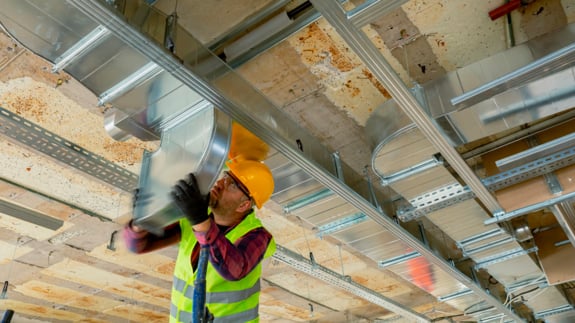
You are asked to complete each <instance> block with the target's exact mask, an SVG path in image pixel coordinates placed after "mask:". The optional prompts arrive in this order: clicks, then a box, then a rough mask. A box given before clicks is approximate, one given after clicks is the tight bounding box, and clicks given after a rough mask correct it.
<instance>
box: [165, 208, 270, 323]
mask: <svg viewBox="0 0 575 323" xmlns="http://www.w3.org/2000/svg"><path fill="white" fill-rule="evenodd" d="M260 227H262V225H261V222H260V221H259V220H258V219H257V218H256V217H255V214H254V213H253V212H252V213H250V214H249V215H247V216H246V218H244V220H242V222H240V223H239V224H238V225H237V226H236V227H234V228H233V229H232V230H231V231H229V232H228V233H227V234H226V237H227V238H228V240H230V241H231V242H232V243H234V242H235V241H237V240H238V239H239V238H240V237H242V236H243V235H245V234H246V233H247V232H249V231H251V230H253V229H256V228H260ZM180 228H181V231H182V239H181V241H180V248H179V252H178V259H177V260H176V268H175V270H174V282H173V286H172V302H171V306H170V322H190V320H191V315H192V313H191V311H192V300H193V289H194V288H193V281H194V273H193V272H192V268H191V264H190V255H191V253H192V250H193V248H194V246H195V245H196V243H197V240H196V238H195V236H194V233H193V231H192V228H191V225H190V223H189V222H188V221H187V220H186V219H181V220H180ZM274 251H275V241H274V240H273V238H272V240H271V241H270V243H269V245H268V247H267V249H266V252H265V255H264V258H268V257H270V256H271V255H272V254H273V253H274ZM260 275H261V263H260V264H258V265H257V266H256V267H255V268H254V269H253V270H252V272H250V273H249V274H248V275H247V276H246V277H244V278H243V279H240V280H239V281H226V280H225V279H224V278H222V277H221V276H219V274H218V273H217V271H216V270H215V269H214V268H213V266H212V265H211V263H208V271H207V273H206V284H207V286H206V306H207V307H208V308H209V310H210V312H211V313H212V314H213V315H214V316H215V318H214V322H223V323H226V322H233V323H235V322H247V321H258V304H259V292H260Z"/></svg>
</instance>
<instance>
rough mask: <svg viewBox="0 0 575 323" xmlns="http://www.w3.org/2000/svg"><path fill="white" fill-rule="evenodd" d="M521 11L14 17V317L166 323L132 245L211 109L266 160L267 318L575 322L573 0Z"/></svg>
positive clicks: (116, 4) (189, 5)
mask: <svg viewBox="0 0 575 323" xmlns="http://www.w3.org/2000/svg"><path fill="white" fill-rule="evenodd" d="M505 3H506V1H468V0H460V1H446V0H428V1H423V0H417V1H416V0H411V1H365V3H364V2H363V1H350V2H342V4H341V5H340V4H339V3H338V2H335V1H333V2H331V1H320V0H316V1H311V2H307V1H265V0H254V1H243V2H241V4H240V3H238V2H237V1H228V0H220V1H208V2H206V1H195V0H179V1H178V0H158V1H151V0H149V1H128V0H126V1H100V2H98V1H94V2H92V1H87V0H70V1H64V0H58V1H51V2H49V4H47V2H46V3H45V2H44V1H39V0H38V1H35V0H26V1H20V0H10V1H4V2H3V3H2V4H1V5H0V8H2V10H0V22H1V23H2V25H3V27H4V28H3V30H2V31H3V32H2V33H0V42H1V46H0V70H1V72H2V73H1V74H0V107H1V110H0V130H1V131H0V132H1V133H2V135H1V136H0V145H1V149H0V154H1V156H2V158H0V169H2V171H1V172H0V187H1V189H0V232H1V234H0V237H1V240H0V246H1V247H0V273H1V274H2V277H3V278H4V281H5V282H7V283H5V288H4V290H3V292H2V295H1V296H2V297H1V299H0V310H2V311H3V312H5V311H6V310H8V309H11V310H13V311H14V316H13V320H12V322H60V321H62V322H64V321H73V322H129V321H137V322H141V321H146V322H165V321H166V320H167V317H168V308H169V293H170V286H171V272H172V269H173V265H174V264H173V260H174V257H175V254H176V250H175V248H169V249H166V250H162V251H159V252H154V253H150V254H146V255H134V254H130V253H129V252H128V251H127V250H126V249H125V246H124V245H123V242H122V239H121V228H122V225H123V224H124V223H125V222H126V221H128V220H129V219H130V218H131V217H132V210H131V190H132V188H134V187H135V186H137V185H138V184H137V183H138V178H140V177H142V176H140V175H148V176H151V177H158V178H161V177H162V176H163V175H162V174H164V173H163V172H158V174H156V173H152V174H151V175H150V174H148V173H141V172H142V170H141V169H142V163H143V162H144V164H145V163H146V161H147V160H146V158H147V157H143V155H144V152H145V151H148V152H153V151H163V152H169V151H172V150H170V149H169V148H170V147H172V148H173V147H174V144H175V145H177V144H178V143H179V141H178V140H180V139H182V138H188V136H189V137H193V136H195V134H196V133H199V132H200V131H199V130H198V129H197V128H194V127H188V128H185V126H182V124H183V125H188V124H186V121H187V120H188V121H190V120H191V121H192V122H197V120H196V119H195V118H198V117H197V116H198V115H199V112H198V113H196V112H197V111H201V112H202V113H204V112H206V111H207V112H206V113H208V114H209V113H211V111H214V110H213V108H212V105H213V106H215V107H217V108H216V110H217V111H221V112H223V115H225V116H226V117H227V118H229V117H231V118H232V119H234V120H236V121H238V122H239V123H241V124H242V125H244V126H245V127H246V128H247V129H249V130H250V131H252V132H253V133H254V134H256V135H257V136H259V137H260V138H261V139H263V140H264V141H265V142H266V143H267V144H269V146H270V148H271V149H270V153H269V154H268V156H267V157H266V159H265V162H266V163H267V164H268V165H269V166H270V168H271V169H272V172H273V174H274V177H275V179H276V191H275V193H274V195H273V196H272V200H271V201H270V202H268V203H267V204H266V205H265V206H264V208H262V209H261V210H259V213H258V215H259V217H260V218H261V219H262V221H263V222H264V223H265V225H266V227H267V228H268V229H269V230H270V231H271V232H272V233H273V234H274V236H275V239H276V241H277V243H278V245H279V246H280V247H279V249H278V252H276V254H275V255H274V256H273V257H272V259H270V260H269V261H267V262H265V263H264V274H263V277H262V282H263V289H262V295H261V304H260V315H261V320H262V322H387V321H390V322H391V321H393V322H458V321H483V322H488V321H498V322H510V321H525V322H536V321H538V322H543V321H545V322H571V321H573V317H575V310H574V309H573V306H572V304H573V300H574V287H575V285H574V284H573V280H574V279H575V277H573V271H572V270H571V268H573V265H574V264H573V259H575V257H574V253H575V249H574V248H573V247H574V245H575V235H574V228H575V211H574V209H573V206H572V199H573V198H574V197H575V196H573V194H574V193H573V192H574V191H575V187H573V185H574V184H573V180H572V178H573V177H574V176H575V174H574V172H575V170H574V169H573V166H572V164H573V149H575V148H573V146H575V144H574V141H573V139H572V138H571V137H572V134H571V133H572V130H571V129H572V127H573V124H574V122H575V121H574V120H573V118H574V116H575V114H574V113H575V112H574V111H573V110H572V107H573V106H574V105H575V102H571V101H572V100H573V99H572V97H574V96H573V94H574V93H573V92H572V91H573V90H572V89H573V88H575V84H573V83H574V81H575V80H574V79H573V70H572V68H573V67H572V65H573V64H572V62H573V61H574V60H573V57H571V55H573V54H572V53H571V52H572V49H571V46H572V44H573V42H574V41H575V37H573V35H575V32H574V31H572V29H573V27H572V26H571V25H570V24H571V23H573V22H574V20H575V1H567V0H564V1H559V0H535V1H510V2H509V3H510V5H514V4H516V5H517V8H515V7H512V8H510V11H509V13H508V14H507V15H502V16H501V17H499V18H496V19H491V18H490V15H489V13H490V12H491V13H493V12H494V11H493V10H495V9H497V8H500V7H501V6H502V5H503V4H505ZM114 8H115V9H114ZM511 9H512V10H511ZM174 13H176V16H177V19H176V21H177V24H173V25H171V23H170V22H171V20H170V18H173V16H170V15H172V14H174ZM170 26H178V27H173V28H172V27H170ZM144 35H146V36H144ZM88 37H93V38H90V39H89V41H88ZM246 42H247V43H249V45H248V46H247V47H246V46H245V45H244V46H243V48H242V46H240V45H238V44H241V43H244V44H245V43H246ZM78 44H80V45H82V44H83V45H86V47H84V48H82V49H81V50H80V48H79V47H75V48H76V49H77V51H76V52H75V53H73V54H71V55H69V56H68V58H72V59H71V60H70V61H66V59H64V58H65V57H66V53H68V54H69V53H70V51H68V52H66V51H67V50H70V48H72V49H73V48H74V47H73V46H74V45H78ZM223 62H225V63H226V64H223ZM136 71H137V72H146V73H147V74H146V73H143V74H140V75H139V78H138V77H134V75H135V73H134V72H136ZM130 77H133V78H132V79H130ZM126 80H128V81H126ZM129 80H131V81H129ZM158 80H159V81H158ZM153 81H157V83H156V84H160V88H159V90H158V89H157V88H156V90H158V91H160V92H161V93H163V94H157V93H156V92H154V93H155V94H153V93H151V91H150V89H151V88H152V86H151V85H150V84H152V83H153ZM130 82H131V83H130ZM120 85H128V87H127V88H124V89H120V87H119V86H120ZM114 86H116V87H114ZM113 90H114V91H113ZM143 91H146V92H143ZM162 91H163V92H162ZM190 111H191V112H190ZM219 114H220V112H218V113H216V114H214V115H219ZM158 115H159V117H158ZM218 118H219V117H218ZM188 126H189V125H188ZM204 126H205V125H204ZM207 128H209V127H207ZM174 129H175V130H174ZM182 129H183V130H182ZM189 129H191V130H189ZM184 130H185V131H184ZM208 130H209V129H208ZM201 139H203V138H200V141H201ZM186 140H187V139H186ZM186 143H187V144H190V145H191V144H193V143H194V142H191V143H190V142H188V141H186ZM207 149H209V148H207ZM167 156H168V158H166V161H165V162H166V164H164V165H161V166H162V168H168V170H166V174H168V175H165V176H166V177H170V176H179V175H180V174H178V173H177V170H174V169H176V168H177V167H173V168H172V167H171V166H172V162H174V163H175V162H176V161H174V159H177V158H174V157H173V155H169V154H168V155H167ZM148 157H149V155H148ZM143 172H146V171H143Z"/></svg>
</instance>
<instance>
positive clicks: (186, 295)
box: [124, 159, 275, 323]
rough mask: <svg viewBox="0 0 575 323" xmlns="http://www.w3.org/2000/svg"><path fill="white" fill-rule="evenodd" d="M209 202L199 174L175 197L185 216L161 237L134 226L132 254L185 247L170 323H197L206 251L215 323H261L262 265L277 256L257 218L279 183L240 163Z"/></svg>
mask: <svg viewBox="0 0 575 323" xmlns="http://www.w3.org/2000/svg"><path fill="white" fill-rule="evenodd" d="M227 165H228V168H229V171H228V172H225V173H224V176H223V177H222V178H220V179H219V180H218V181H217V182H216V183H215V184H214V186H213V187H212V189H211V190H210V193H209V194H208V196H207V197H206V196H202V195H201V193H200V192H199V189H198V185H197V181H196V179H195V176H194V175H193V174H191V175H190V178H189V179H188V180H187V181H184V180H180V181H179V182H178V183H177V185H176V186H175V187H174V190H173V191H172V198H173V200H174V203H175V204H176V205H177V206H178V207H179V208H180V209H181V210H182V212H183V213H184V214H185V218H182V219H181V220H180V221H179V222H178V223H175V224H173V225H171V226H168V227H167V228H166V229H165V230H164V234H163V236H156V235H154V234H152V233H150V232H147V231H144V230H142V229H141V228H138V227H137V226H134V225H132V222H130V223H128V224H127V225H126V227H125V229H124V238H125V240H126V244H127V245H128V248H129V249H130V250H131V251H133V252H136V253H144V252H149V251H152V250H157V249H159V248H162V247H165V246H168V245H172V244H175V243H177V242H179V243H180V244H179V247H178V249H179V251H178V257H177V260H176V266H175V270H174V283H173V286H172V298H171V301H172V303H171V307H170V322H191V321H192V305H193V289H194V279H195V276H196V275H197V270H196V269H197V266H198V257H199V253H200V252H199V250H200V246H201V247H204V248H207V249H208V251H209V264H208V265H207V271H206V278H205V283H206V299H205V301H206V308H207V310H208V311H209V313H210V316H211V317H213V322H234V323H235V322H258V320H259V318H258V317H259V316H258V306H259V293H260V276H261V260H262V259H264V258H267V257H270V256H271V255H272V254H273V252H274V251H275V242H274V240H273V237H272V235H271V234H270V233H269V232H268V231H267V230H266V229H265V228H264V227H263V226H262V224H261V222H260V221H259V220H258V219H257V218H256V217H255V213H254V210H253V204H255V206H256V207H257V208H261V206H262V205H263V204H264V203H265V202H266V201H267V200H268V199H269V198H270V196H271V194H272V193H273V189H274V181H273V177H272V175H271V172H270V170H269V169H268V168H267V166H265V165H264V164H263V163H261V162H258V161H252V160H241V159H239V160H235V161H232V162H228V163H227Z"/></svg>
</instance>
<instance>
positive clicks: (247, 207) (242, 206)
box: [236, 200, 252, 213]
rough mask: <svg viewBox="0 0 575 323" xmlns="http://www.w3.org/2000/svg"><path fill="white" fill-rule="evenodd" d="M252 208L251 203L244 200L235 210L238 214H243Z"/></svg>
mask: <svg viewBox="0 0 575 323" xmlns="http://www.w3.org/2000/svg"><path fill="white" fill-rule="evenodd" d="M251 208H252V202H251V201H250V200H245V201H243V202H241V203H240V205H238V207H237V208H236V210H237V211H238V212H240V213H244V212H246V211H248V210H250V209H251Z"/></svg>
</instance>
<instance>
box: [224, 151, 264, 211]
mask: <svg viewBox="0 0 575 323" xmlns="http://www.w3.org/2000/svg"><path fill="white" fill-rule="evenodd" d="M226 166H228V168H229V170H230V172H231V173H232V174H233V175H234V176H235V177H236V178H237V179H238V180H239V181H240V182H242V184H243V185H244V186H245V187H246V188H247V189H248V191H249V192H250V197H251V198H252V199H253V200H254V202H255V203H256V207H257V208H258V209H259V208H261V207H262V205H263V204H264V203H265V202H267V201H268V200H269V198H270V196H272V193H273V192H274V178H273V177H272V172H271V171H270V169H269V168H268V167H267V166H266V165H265V164H264V163H262V162H260V161H255V160H245V159H240V158H236V159H232V160H229V161H227V162H226Z"/></svg>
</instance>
